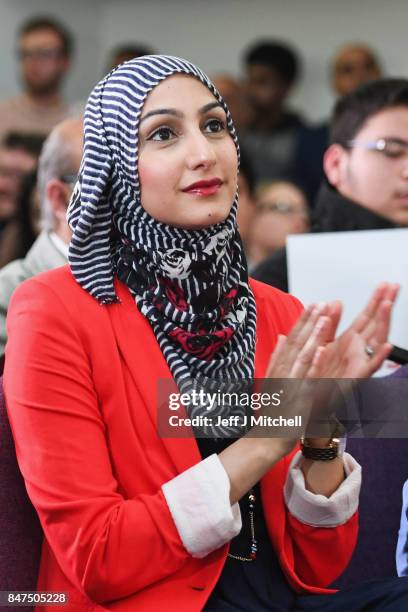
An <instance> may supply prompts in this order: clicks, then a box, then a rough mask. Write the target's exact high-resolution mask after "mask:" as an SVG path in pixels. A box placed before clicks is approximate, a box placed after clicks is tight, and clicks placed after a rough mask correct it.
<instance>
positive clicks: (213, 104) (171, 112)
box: [139, 102, 224, 125]
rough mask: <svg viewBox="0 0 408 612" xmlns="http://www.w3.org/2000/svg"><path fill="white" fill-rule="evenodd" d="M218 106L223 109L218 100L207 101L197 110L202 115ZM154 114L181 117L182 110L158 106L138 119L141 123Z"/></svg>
mask: <svg viewBox="0 0 408 612" xmlns="http://www.w3.org/2000/svg"><path fill="white" fill-rule="evenodd" d="M218 107H219V108H222V109H223V107H222V104H221V103H220V102H209V103H208V104H205V105H204V106H202V107H201V108H200V109H198V112H199V113H200V115H204V114H205V113H208V111H210V110H212V109H213V108H218ZM223 110H224V109H223ZM154 115H173V117H178V118H181V117H183V113H182V111H179V110H177V109H175V108H158V109H156V110H152V111H150V112H148V113H146V115H145V116H144V117H142V118H141V119H140V123H142V121H144V120H145V119H148V118H149V117H153V116H154ZM140 123H139V125H140Z"/></svg>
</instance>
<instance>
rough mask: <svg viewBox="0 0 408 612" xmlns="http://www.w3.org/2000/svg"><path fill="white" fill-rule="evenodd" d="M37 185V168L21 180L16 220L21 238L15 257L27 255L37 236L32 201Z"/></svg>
mask: <svg viewBox="0 0 408 612" xmlns="http://www.w3.org/2000/svg"><path fill="white" fill-rule="evenodd" d="M36 185H37V170H33V171H32V172H29V173H27V174H26V175H25V176H24V177H23V178H22V180H21V185H20V189H19V192H18V195H17V198H16V214H15V217H14V218H15V220H16V222H17V223H18V226H19V230H20V232H19V240H18V244H17V245H15V249H16V250H15V253H14V256H13V259H20V258H22V257H25V255H26V253H27V251H28V250H29V248H30V247H31V245H32V244H33V242H34V240H35V239H36V238H37V234H36V233H35V231H34V227H33V224H32V201H33V196H34V191H35V188H36Z"/></svg>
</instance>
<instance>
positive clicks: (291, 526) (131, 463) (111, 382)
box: [4, 56, 406, 611]
mask: <svg viewBox="0 0 408 612" xmlns="http://www.w3.org/2000/svg"><path fill="white" fill-rule="evenodd" d="M237 151H238V148H237V143H236V137H235V132H234V128H233V125H232V121H231V117H230V115H229V113H228V109H227V108H226V106H225V104H224V103H223V101H222V99H221V98H220V97H219V95H218V93H217V92H216V91H215V90H214V88H213V86H212V84H211V83H210V82H209V81H208V79H207V77H206V76H205V75H204V74H203V73H202V72H201V71H200V70H199V69H197V68H196V67H195V66H193V65H192V64H190V63H188V62H186V61H184V60H180V59H178V58H172V57H166V56H149V57H143V58H139V59H138V60H132V61H131V62H127V63H126V64H123V65H122V66H120V67H119V68H117V69H115V70H114V71H112V73H110V74H109V75H108V76H107V77H106V78H105V79H104V80H103V81H101V83H99V84H98V85H97V87H96V88H95V90H94V91H93V93H92V94H91V97H90V99H89V102H88V105H87V111H86V118H85V150H84V158H83V162H82V166H81V174H80V180H79V183H78V185H77V187H76V189H75V192H74V196H73V200H72V202H71V205H70V210H69V217H70V222H71V225H72V227H73V229H74V235H73V240H72V243H71V246H70V267H65V268H60V269H58V270H55V271H52V272H48V273H45V274H42V275H40V276H38V277H36V278H34V279H31V280H30V281H27V282H26V283H24V284H23V285H22V286H21V287H20V288H19V289H18V290H17V291H16V292H15V294H14V297H13V300H12V304H11V306H10V311H9V320H8V331H9V338H10V340H9V344H8V346H7V351H6V368H5V381H4V385H5V393H6V399H7V404H8V411H9V418H10V421H11V425H12V430H13V434H14V437H15V443H16V451H17V456H18V460H19V464H20V468H21V471H22V473H23V476H24V478H25V482H26V486H27V491H28V493H29V495H30V498H31V500H32V502H33V504H34V506H35V508H36V509H37V512H38V515H39V517H40V520H41V524H42V527H43V530H44V534H45V539H44V546H43V552H42V560H41V568H40V574H39V580H38V589H39V590H47V591H58V592H62V591H64V592H66V593H68V594H69V605H68V609H69V610H78V611H79V610H120V611H127V610H129V611H130V610H152V611H155V610H163V609H164V610H178V611H194V610H201V609H203V608H206V609H207V610H226V609H238V607H235V604H231V602H230V603H229V602H228V597H229V596H230V595H231V594H232V591H233V590H234V588H231V587H233V585H231V581H228V580H229V579H228V571H230V569H231V568H232V572H233V576H234V575H236V576H241V575H243V574H242V567H243V566H245V567H252V568H254V569H251V570H250V572H252V573H253V577H255V578H256V579H258V578H259V576H260V572H261V571H262V563H263V561H262V555H261V561H259V557H257V553H258V550H257V539H260V540H261V541H262V538H261V536H260V534H261V532H262V530H263V529H264V528H265V533H266V534H267V538H268V543H266V540H265V539H264V540H263V541H264V543H265V546H266V548H267V547H268V546H269V547H270V552H269V553H268V556H269V557H274V556H276V559H277V561H278V562H279V565H277V566H276V567H277V568H279V569H276V575H277V582H276V593H278V590H279V589H280V592H281V593H283V595H282V598H283V599H282V598H281V601H278V599H279V597H280V596H279V597H278V595H276V599H274V597H272V599H271V601H270V607H268V608H264V607H261V605H263V604H261V602H260V600H259V599H258V594H257V593H256V592H251V589H250V585H249V582H248V584H247V585H245V589H246V591H245V597H247V598H249V600H248V599H247V601H249V604H248V603H245V602H242V606H243V608H242V609H251V610H261V609H271V610H272V609H278V608H276V607H273V606H274V605H275V604H276V605H281V602H282V601H283V600H284V599H285V598H286V599H287V597H291V598H292V600H293V601H292V603H291V604H290V605H291V606H292V604H293V605H296V606H298V607H297V608H296V609H299V610H301V609H302V610H306V609H308V610H311V609H313V610H318V609H319V605H320V603H321V604H322V605H323V606H328V605H331V604H330V603H329V604H328V603H327V597H326V596H325V594H329V593H332V591H331V590H330V589H327V588H326V587H327V585H329V584H330V583H331V582H332V581H333V580H334V579H335V577H336V576H338V575H339V573H341V571H342V570H343V568H344V567H345V566H346V564H347V562H348V560H349V558H350V556H351V554H352V550H353V547H354V543H355V540H356V535H357V516H356V509H357V500H358V490H359V483H360V468H359V466H358V465H357V464H356V463H355V462H354V460H353V459H352V458H351V457H350V456H347V455H345V456H344V459H343V458H341V457H331V458H330V461H327V462H323V461H320V460H315V459H314V458H313V456H312V458H309V459H305V458H302V455H301V453H300V452H296V448H295V446H296V439H295V437H293V438H292V439H290V438H281V439H278V438H272V437H266V436H265V437H262V438H254V437H251V436H248V435H244V436H241V437H239V435H237V430H236V429H234V425H233V424H232V425H231V427H228V428H227V429H228V432H227V433H229V434H230V435H231V434H232V435H233V436H234V439H233V440H230V442H231V443H229V444H228V443H224V444H223V446H222V450H221V451H220V452H212V453H207V452H205V451H204V450H203V449H204V446H203V445H202V444H201V443H200V441H199V440H196V439H194V437H193V436H191V437H187V438H177V437H167V438H160V437H159V435H158V431H157V427H158V416H157V404H158V381H159V380H160V379H171V378H173V379H175V382H176V385H177V389H179V390H180V391H182V392H183V393H186V394H187V395H188V396H189V397H190V398H191V394H192V387H191V382H192V381H194V384H198V385H204V384H206V381H208V379H211V378H213V379H216V380H217V384H219V385H220V388H221V389H223V388H226V387H224V386H223V385H224V383H223V381H225V380H226V379H228V378H229V379H230V380H236V379H238V378H247V379H249V380H251V379H252V378H253V377H263V376H265V375H268V376H275V377H285V376H286V377H295V376H297V377H300V378H302V377H305V376H316V375H322V376H341V375H343V376H350V375H354V376H359V375H361V376H366V375H369V374H370V373H371V372H372V371H373V370H374V369H375V368H376V367H377V366H378V364H379V363H380V362H381V361H382V360H383V358H384V357H385V355H386V354H387V351H388V350H389V345H388V344H387V343H386V337H387V332H388V325H389V317H390V310H391V306H392V302H393V301H394V299H395V296H396V287H393V286H388V285H384V286H383V287H381V288H379V290H378V291H377V292H376V294H375V295H374V297H373V298H372V300H371V301H370V303H369V305H368V307H367V309H366V311H365V312H364V313H363V314H362V315H361V316H360V318H359V319H358V320H357V321H356V323H355V324H354V326H353V327H352V328H351V329H349V330H348V331H347V332H346V333H345V334H343V336H342V337H340V339H339V340H336V341H335V340H334V339H333V337H334V332H335V329H336V327H337V323H338V319H339V316H340V308H339V305H338V304H332V305H328V306H320V307H316V308H310V309H308V310H307V311H305V312H304V313H303V314H302V315H301V317H300V321H299V323H298V324H297V325H296V326H295V328H294V330H293V331H292V332H291V329H292V327H293V326H294V324H295V322H296V320H297V319H298V318H299V315H300V313H301V306H300V304H299V303H298V301H297V300H296V299H295V298H293V297H291V296H289V295H286V294H283V293H281V292H279V291H277V290H274V289H272V288H270V287H267V286H265V285H263V284H261V283H257V282H255V281H251V282H249V281H248V275H247V271H246V265H245V261H244V259H243V255H242V248H241V243H240V240H239V236H238V233H237V231H236V221H235V217H236V206H237V197H236V195H235V191H236V173H237ZM288 334H289V337H288V340H286V341H285V340H284V338H283V337H282V336H287V335H288ZM279 336H280V338H279ZM276 346H277V349H276V351H275V353H274V357H273V359H272V362H271V363H269V360H270V355H271V352H272V351H273V349H274V347H276ZM268 364H269V365H268ZM221 410H222V406H221ZM185 413H186V414H187V416H189V417H190V418H193V417H194V416H196V415H197V413H196V412H194V406H193V405H192V403H191V402H190V403H189V404H187V406H186V409H185ZM219 415H220V416H223V415H224V413H223V412H221V413H219ZM238 416H239V417H240V416H242V415H239V414H238ZM205 433H206V434H207V436H209V438H210V441H211V444H212V443H213V442H212V437H214V436H216V435H217V431H216V428H215V427H214V426H210V429H207V430H206V431H205ZM218 434H219V432H218ZM237 437H238V438H239V439H236V438H237ZM328 442H329V440H321V439H319V440H316V439H313V440H309V447H312V448H316V447H317V448H324V450H325V451H327V450H329V451H330V452H329V454H330V453H331V449H332V448H333V446H330V449H327V448H326V446H327V443H328ZM312 454H313V451H312ZM258 482H260V493H261V500H262V503H261V500H260V499H259V497H258V488H257V487H258V485H257V483H258ZM253 490H254V491H255V492H256V494H255V493H254V492H252V491H253ZM248 493H249V497H248V499H247V496H248ZM244 499H245V501H246V502H248V503H247V504H243V503H242V500H244ZM238 502H241V507H240V505H239V503H238ZM262 508H263V511H262ZM243 524H244V525H245V524H247V525H249V534H250V537H249V544H250V547H249V549H248V550H244V551H243V553H242V555H241V552H240V554H239V555H237V554H233V555H232V556H228V555H229V550H230V542H232V543H231V549H232V545H233V543H234V541H235V538H236V537H237V536H238V538H239V537H240V535H238V534H240V533H241V526H242V525H243ZM255 527H256V528H260V531H259V532H255ZM269 540H270V542H269ZM241 544H242V542H241ZM270 544H272V546H270ZM268 550H269V549H268ZM259 552H260V553H261V552H262V551H259ZM227 556H228V557H227ZM234 563H235V564H238V565H235V566H233V565H232V564H234ZM234 568H236V574H235V569H234ZM280 568H281V569H280ZM244 571H246V570H244ZM281 572H283V573H282V574H281ZM248 575H249V574H248ZM244 582H245V581H244ZM278 582H279V584H278ZM381 588H382V591H381V597H382V598H383V599H382V600H381V601H385V600H387V602H388V600H389V599H387V598H389V597H390V596H389V593H390V592H391V591H392V597H393V598H394V599H395V601H396V598H398V602H401V601H402V597H405V595H404V593H398V594H396V590H395V588H394V589H391V590H390V589H389V588H386V589H385V588H384V587H381ZM222 589H223V590H222ZM304 594H309V595H310V594H319V595H320V598H319V599H318V600H316V598H315V597H312V598H310V597H304V596H302V595H304ZM347 597H348V596H347V595H346V599H343V600H341V599H339V595H332V596H331V600H330V601H332V602H333V605H332V607H325V608H324V609H325V610H333V611H334V610H341V609H344V608H342V605H343V604H344V602H345V601H348V600H347ZM359 597H360V599H359V601H360V600H361V595H359ZM376 598H377V599H376V600H377V601H379V595H378V593H377V594H376ZM286 599H285V601H286ZM394 599H393V601H394ZM342 601H343V603H342ZM404 601H405V602H406V599H405V600H404ZM364 602H365V603H364V605H366V603H367V593H366V594H365V600H364ZM231 605H232V607H231ZM282 605H286V604H282ZM226 606H227V607H226ZM228 606H229V607H228ZM311 606H312V607H311ZM336 606H337V607H336ZM347 606H348V607H349V609H360V608H357V607H355V608H352V607H350V603H348V604H347ZM47 609H49V607H48V606H47ZM279 609H289V607H287V608H282V607H280V608H279ZM322 609H323V608H322ZM372 609H374V608H372ZM389 609H391V608H389ZM392 609H397V608H392ZM398 609H399V608H398ZM401 609H402V608H401Z"/></svg>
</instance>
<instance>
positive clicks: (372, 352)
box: [364, 344, 375, 358]
mask: <svg viewBox="0 0 408 612" xmlns="http://www.w3.org/2000/svg"><path fill="white" fill-rule="evenodd" d="M364 352H365V354H366V355H367V357H370V358H371V357H374V355H375V350H374V349H373V347H372V346H370V345H369V344H366V345H365V347H364Z"/></svg>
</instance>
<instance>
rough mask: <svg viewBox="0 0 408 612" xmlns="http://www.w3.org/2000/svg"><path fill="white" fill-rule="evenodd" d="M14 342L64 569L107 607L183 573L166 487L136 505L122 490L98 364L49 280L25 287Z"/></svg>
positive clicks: (38, 472)
mask: <svg viewBox="0 0 408 612" xmlns="http://www.w3.org/2000/svg"><path fill="white" fill-rule="evenodd" d="M100 333H103V332H102V331H100ZM8 336H9V343H8V345H7V350H6V367H5V374H4V386H5V395H6V401H7V408H8V414H9V419H10V423H11V426H12V430H13V434H14V439H15V444H16V451H17V457H18V461H19V465H20V468H21V471H22V473H23V476H24V479H25V482H26V486H27V491H28V494H29V496H30V498H31V501H32V503H33V505H34V507H35V508H36V510H37V512H38V515H39V518H40V521H41V524H42V527H43V530H44V533H45V536H46V539H47V541H48V543H49V545H50V547H51V548H52V550H53V552H54V554H55V556H56V558H57V561H58V563H59V565H60V567H61V568H62V570H63V571H64V573H65V574H66V575H67V576H68V577H69V579H70V580H71V581H72V582H73V584H74V585H76V586H77V588H78V589H79V590H80V591H82V592H83V593H85V594H86V595H88V596H89V597H91V598H92V599H94V600H95V601H98V602H102V601H106V600H113V599H118V598H121V597H125V596H126V595H129V594H131V593H133V592H135V591H137V590H139V589H142V588H143V587H146V586H147V585H149V584H151V583H154V582H155V581H158V580H160V579H162V578H163V577H165V576H167V575H169V574H171V573H173V572H175V571H176V570H178V569H179V568H180V567H181V566H182V565H183V563H184V562H185V560H186V559H187V557H188V556H189V555H188V553H187V551H186V550H185V548H184V547H183V545H182V543H181V540H180V537H179V535H178V532H177V529H176V527H175V524H174V522H173V519H172V517H171V515H170V512H169V509H168V506H167V503H166V501H165V499H164V496H163V494H162V492H161V490H160V489H159V490H158V491H157V492H155V493H154V494H143V495H142V494H141V495H139V496H138V497H135V498H134V499H125V498H124V497H123V496H122V494H121V492H120V487H119V486H118V482H117V481H116V479H115V475H114V473H113V470H112V466H111V461H110V454H109V447H108V441H107V434H106V431H105V425H104V421H103V419H102V417H101V412H100V406H99V403H98V395H97V391H96V389H95V386H94V383H93V377H92V364H91V363H90V361H89V359H88V357H87V353H86V351H85V348H84V346H83V344H82V341H81V338H80V337H79V335H78V331H77V326H76V325H75V324H74V323H73V321H72V320H71V315H70V312H69V310H68V309H67V308H66V307H65V305H64V302H63V300H62V299H60V297H57V295H56V294H55V293H54V291H53V290H52V289H51V288H50V287H49V286H48V285H47V284H45V283H42V282H41V281H40V280H36V279H32V280H30V281H28V282H26V283H24V284H23V285H21V286H20V287H19V288H18V289H17V291H16V292H15V294H14V297H13V299H12V303H11V305H10V309H9V317H8ZM112 384H113V385H114V384H115V381H112ZM128 460H129V461H132V458H130V457H129V459H128ZM134 469H135V470H137V469H138V467H137V465H136V464H135V466H134Z"/></svg>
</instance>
